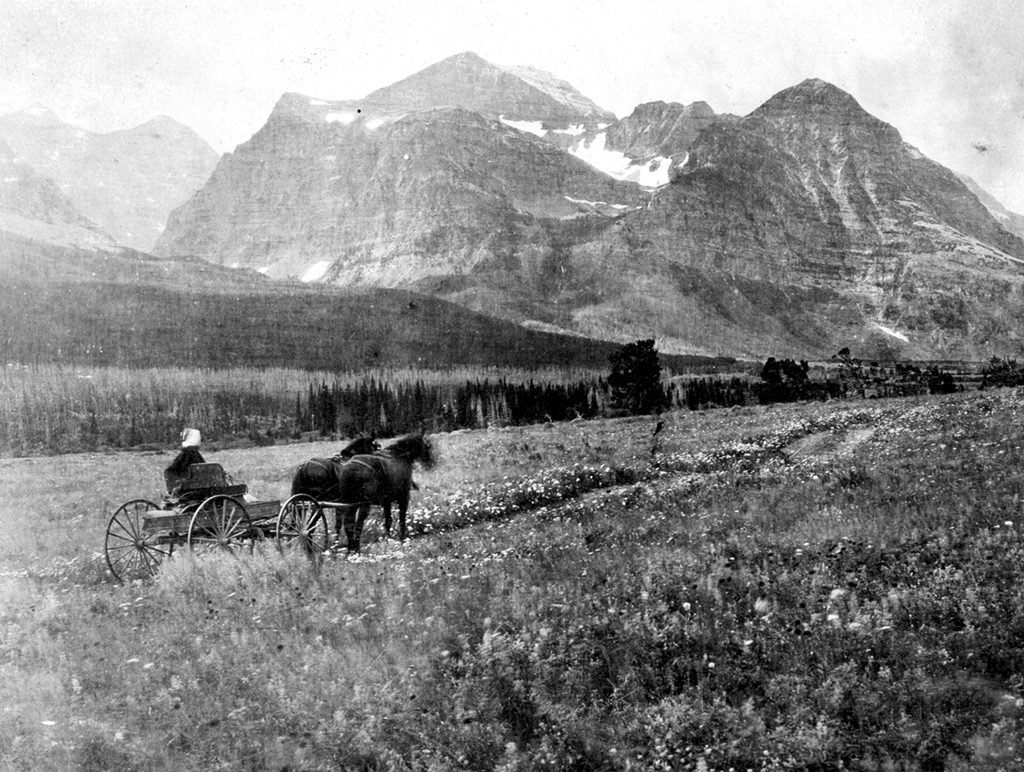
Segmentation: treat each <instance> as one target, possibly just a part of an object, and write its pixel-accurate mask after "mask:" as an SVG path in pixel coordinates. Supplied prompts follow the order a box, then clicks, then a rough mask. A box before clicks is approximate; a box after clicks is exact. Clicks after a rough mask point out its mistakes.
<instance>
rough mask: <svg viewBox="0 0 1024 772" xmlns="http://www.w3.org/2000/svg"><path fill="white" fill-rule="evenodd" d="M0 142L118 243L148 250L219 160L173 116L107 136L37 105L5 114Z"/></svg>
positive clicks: (207, 146) (157, 118)
mask: <svg viewBox="0 0 1024 772" xmlns="http://www.w3.org/2000/svg"><path fill="white" fill-rule="evenodd" d="M0 139H3V140H4V141H5V142H6V143H7V144H8V145H9V146H10V147H11V148H13V150H14V152H15V154H16V156H17V158H18V160H19V161H20V162H22V163H25V164H28V165H29V166H31V167H32V168H33V169H34V170H35V171H36V172H38V173H40V174H43V175H45V176H47V177H49V178H51V179H52V180H53V181H54V183H55V184H56V185H57V186H58V187H59V189H60V190H61V192H62V193H63V194H64V195H65V196H67V198H68V199H69V200H70V201H71V202H72V203H73V204H74V205H75V206H76V207H77V208H78V209H79V210H80V211H81V212H82V213H83V214H84V215H85V216H86V217H88V218H89V219H90V220H92V221H93V222H94V223H96V224H97V225H99V226H100V227H101V228H102V229H103V230H104V231H105V232H107V233H108V234H109V235H110V237H111V238H113V239H114V240H115V241H116V242H117V243H118V244H121V245H123V246H128V247H132V248H135V249H140V250H143V251H148V250H149V249H151V248H152V246H153V245H154V244H155V243H156V240H157V238H158V237H159V234H160V233H161V232H162V230H163V228H164V226H165V223H166V220H167V215H168V213H169V212H170V210H171V209H172V208H173V207H175V206H177V205H179V204H181V203H183V202H184V201H185V200H187V199H188V197H189V196H191V195H192V194H193V193H194V192H195V191H196V190H198V189H199V188H200V187H202V185H203V184H204V183H205V182H206V179H207V178H208V176H209V174H210V173H211V172H212V171H213V168H214V166H215V164H216V163H217V160H218V158H219V156H218V154H217V153H216V151H214V150H213V148H212V147H210V145H209V144H208V143H207V142H206V141H205V140H203V139H202V138H201V137H200V136H199V135H198V134H197V133H196V132H195V131H193V130H192V129H191V128H189V127H188V126H185V125H184V124H182V123H180V122H178V121H175V120H174V119H173V118H170V117H168V116H157V117H155V118H153V119H150V120H148V121H146V122H144V123H142V124H139V125H138V126H134V127H131V128H128V129H118V130H116V131H111V132H106V133H100V132H93V131H87V130H85V129H81V128H78V127H76V126H72V125H71V124H68V123H65V122H64V121H63V120H61V119H60V118H59V117H58V116H57V114H56V113H54V112H52V111H51V110H49V109H47V108H45V107H42V106H36V107H34V108H29V109H27V110H22V111H18V112H14V113H8V114H6V115H2V116H0Z"/></svg>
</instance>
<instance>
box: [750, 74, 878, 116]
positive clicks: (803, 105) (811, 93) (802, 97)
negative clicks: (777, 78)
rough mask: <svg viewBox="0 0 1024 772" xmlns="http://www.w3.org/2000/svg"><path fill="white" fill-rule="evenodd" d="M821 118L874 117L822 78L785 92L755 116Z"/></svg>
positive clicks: (812, 79) (792, 87)
mask: <svg viewBox="0 0 1024 772" xmlns="http://www.w3.org/2000/svg"><path fill="white" fill-rule="evenodd" d="M794 114H796V115H802V116H808V115H811V116H821V115H837V116H842V117H843V118H845V119H850V118H858V119H870V120H877V119H875V118H872V116H871V115H870V114H869V113H868V112H867V111H866V110H864V108H863V107H861V106H860V103H859V102H858V101H857V100H856V99H854V98H853V97H852V96H851V95H850V94H848V93H847V92H845V91H843V90H842V89H841V88H839V87H838V86H834V85H832V84H831V83H829V82H828V81H824V80H821V79H820V78H808V79H807V80H805V81H803V82H801V83H798V84H797V85H795V86H791V87H790V88H787V89H783V90H782V91H780V92H779V93H777V94H776V95H775V96H773V97H772V98H771V99H769V100H768V101H767V102H765V103H764V104H762V105H761V106H760V107H758V108H757V109H756V110H754V112H753V113H751V115H752V116H761V117H772V116H792V115H794Z"/></svg>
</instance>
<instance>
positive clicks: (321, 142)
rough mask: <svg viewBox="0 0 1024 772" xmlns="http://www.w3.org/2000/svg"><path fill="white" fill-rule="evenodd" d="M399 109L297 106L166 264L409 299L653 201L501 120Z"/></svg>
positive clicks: (176, 232) (240, 153) (210, 201)
mask: <svg viewBox="0 0 1024 772" xmlns="http://www.w3.org/2000/svg"><path fill="white" fill-rule="evenodd" d="M402 93H404V92H402ZM395 99H397V97H395ZM392 101H393V100H392V99H390V98H389V100H387V104H384V102H383V101H382V100H379V99H377V100H376V101H371V100H367V101H365V102H358V103H356V102H344V103H341V102H324V101H323V100H317V99H312V98H310V97H306V96H301V95H298V94H286V95H285V96H284V97H282V98H281V100H280V101H279V102H278V104H277V106H276V107H275V108H274V111H273V113H272V115H271V116H270V119H269V120H268V121H267V124H266V125H265V126H264V127H263V129H261V130H260V131H259V132H258V133H257V134H256V135H255V136H253V138H252V139H251V140H250V141H249V142H247V143H245V144H243V145H241V146H239V147H238V148H237V149H236V151H235V152H234V153H232V154H230V155H229V156H226V157H225V158H224V160H223V161H222V162H221V164H220V165H219V166H218V167H217V169H216V171H215V172H214V174H213V175H212V176H211V178H210V180H209V182H208V183H207V185H206V186H205V187H204V188H203V190H202V191H200V192H199V193H198V194H197V195H196V196H194V197H193V198H192V200H190V201H189V202H188V204H187V205H186V206H183V207H181V208H179V209H178V210H176V211H175V212H174V213H173V214H172V216H171V218H170V220H169V222H168V227H167V231H166V233H165V234H164V236H163V237H162V238H161V240H160V241H159V243H158V244H157V247H156V250H155V251H156V253H157V254H161V255H172V254H177V255H181V254H194V255H198V256H201V257H203V258H205V259H207V260H211V261H213V262H216V263H220V264H224V265H237V266H243V267H249V268H255V269H257V270H260V271H263V272H265V273H268V274H269V275H271V276H299V277H303V278H306V279H309V280H313V279H320V278H323V279H325V280H327V281H334V282H340V283H345V284H373V285H378V286H381V285H382V286H399V285H402V286H408V285H410V284H411V283H413V282H416V281H419V280H422V279H424V278H425V277H429V276H460V275H463V274H466V273H467V272H470V271H473V270H476V269H478V268H479V267H481V266H482V265H500V266H503V267H508V266H513V267H514V266H518V265H520V264H521V263H522V261H524V260H526V261H529V260H530V259H532V257H531V256H533V255H535V254H537V253H539V252H540V251H542V250H543V249H544V248H545V247H544V245H545V244H548V243H550V242H551V241H552V240H556V241H557V239H558V238H559V233H560V231H561V230H562V228H563V225H564V227H570V228H578V227H580V226H579V225H578V224H577V223H576V222H575V221H576V220H577V219H579V218H582V219H584V220H593V221H594V227H600V226H602V225H606V224H609V223H610V222H611V218H613V217H615V216H618V215H619V214H621V213H622V212H623V211H628V210H630V209H635V208H638V207H639V206H641V205H643V204H644V203H645V202H646V200H647V198H646V196H644V195H643V193H642V191H641V190H640V188H639V187H638V186H636V185H633V184H629V183H623V182H619V181H616V180H614V179H611V178H609V177H608V176H607V175H604V174H602V173H601V172H599V171H598V170H596V169H594V168H593V167H591V166H589V165H588V164H586V163H584V162H582V161H580V160H579V159H576V158H574V157H572V156H571V155H568V154H566V153H564V152H562V151H560V150H559V149H558V148H556V147H554V146H553V145H551V144H550V143H547V142H544V141H543V140H541V139H540V138H538V137H536V136H534V135H532V134H530V133H528V132H523V131H521V130H519V129H517V128H514V127H513V126H510V125H508V124H507V123H504V122H502V121H501V120H499V119H498V118H496V117H493V116H487V115H484V114H482V113H480V112H475V111H471V110H468V109H465V108H463V107H443V108H422V109H408V110H406V109H405V108H404V107H403V106H401V105H399V106H394V105H393V104H392ZM382 105H383V106H382ZM559 109H561V108H559ZM517 115H520V116H523V115H527V116H530V117H531V118H539V114H538V113H535V112H534V113H530V112H519V113H517Z"/></svg>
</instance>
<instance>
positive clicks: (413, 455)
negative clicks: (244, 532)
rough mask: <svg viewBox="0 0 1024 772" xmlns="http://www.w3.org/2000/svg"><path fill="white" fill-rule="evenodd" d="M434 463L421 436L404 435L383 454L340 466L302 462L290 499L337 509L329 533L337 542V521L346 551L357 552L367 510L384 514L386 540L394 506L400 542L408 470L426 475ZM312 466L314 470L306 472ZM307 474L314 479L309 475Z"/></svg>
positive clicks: (403, 532) (357, 456) (367, 455)
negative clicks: (301, 497) (304, 497)
mask: <svg viewBox="0 0 1024 772" xmlns="http://www.w3.org/2000/svg"><path fill="white" fill-rule="evenodd" d="M435 460H436V459H435V456H434V449H433V447H432V446H431V443H430V440H428V439H427V438H426V437H424V436H423V435H422V434H408V435H406V436H404V437H401V438H400V439H398V440H395V442H393V443H392V444H391V445H389V446H388V447H386V448H384V449H383V450H380V451H377V452H369V453H357V454H355V455H353V456H352V457H351V458H349V459H348V460H347V461H344V462H339V463H329V464H323V463H322V462H323V461H325V459H313V460H311V461H308V462H307V463H306V464H303V466H301V467H299V471H298V473H296V475H295V479H294V480H293V481H292V494H293V495H294V494H296V493H306V494H309V495H311V496H314V497H315V498H317V499H320V500H322V501H324V502H333V503H336V504H341V505H343V506H340V507H336V514H335V522H334V529H335V532H336V533H337V534H338V536H339V537H340V536H341V528H340V527H339V525H341V523H339V521H341V520H342V518H343V525H344V529H345V536H346V539H347V542H348V550H349V552H359V542H360V538H361V536H362V533H363V524H364V523H365V522H366V518H367V516H368V515H369V513H370V506H371V505H373V504H377V505H379V506H381V507H383V509H384V533H385V534H386V535H388V536H390V535H391V504H392V503H397V504H398V535H399V538H400V539H402V540H403V541H404V540H405V538H406V512H408V510H409V493H410V491H411V490H412V488H413V487H414V485H415V483H413V480H412V468H413V464H417V463H418V464H420V465H421V466H423V467H424V468H426V469H429V468H430V467H432V466H433V465H434V463H435ZM314 462H316V466H315V468H313V469H309V467H310V466H311V465H313V464H314ZM324 469H328V470H330V471H333V473H334V476H333V480H327V479H326V478H327V477H328V476H329V475H324V474H323V473H322V471H323V470H324ZM311 471H312V472H315V474H310V472H311ZM315 481H319V484H317V483H316V482H315Z"/></svg>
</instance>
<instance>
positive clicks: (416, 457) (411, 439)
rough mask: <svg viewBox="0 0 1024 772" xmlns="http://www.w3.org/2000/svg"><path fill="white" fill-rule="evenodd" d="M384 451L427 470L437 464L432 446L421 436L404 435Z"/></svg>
mask: <svg viewBox="0 0 1024 772" xmlns="http://www.w3.org/2000/svg"><path fill="white" fill-rule="evenodd" d="M384 451H385V452H386V453H388V455H391V456H394V457H395V458H401V459H403V460H405V461H409V462H414V461H415V462H419V463H420V464H421V465H422V466H424V467H425V468H427V469H429V468H430V467H432V466H434V464H435V463H436V462H437V457H436V453H435V451H434V446H433V443H431V441H430V440H429V439H428V438H427V437H426V436H425V435H422V434H406V435H405V436H403V437H399V438H398V439H397V440H395V441H394V442H392V443H391V444H390V445H388V446H387V447H386V448H384Z"/></svg>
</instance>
